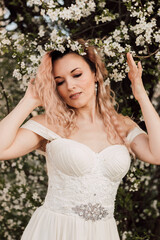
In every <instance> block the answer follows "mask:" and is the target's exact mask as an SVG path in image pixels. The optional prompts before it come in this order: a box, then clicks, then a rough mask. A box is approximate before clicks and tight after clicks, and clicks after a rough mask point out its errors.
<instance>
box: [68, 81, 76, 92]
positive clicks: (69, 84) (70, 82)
mask: <svg viewBox="0 0 160 240" xmlns="http://www.w3.org/2000/svg"><path fill="white" fill-rule="evenodd" d="M74 88H75V82H74V79H71V78H68V79H67V89H68V91H71V90H73V89H74Z"/></svg>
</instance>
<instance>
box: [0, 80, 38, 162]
mask: <svg viewBox="0 0 160 240" xmlns="http://www.w3.org/2000/svg"><path fill="white" fill-rule="evenodd" d="M33 87H34V85H32V84H31V82H30V83H29V87H28V89H27V91H26V94H25V96H24V97H23V98H22V99H21V101H20V102H19V103H18V105H17V106H16V107H15V108H14V109H13V110H12V112H10V113H9V114H8V115H7V116H6V117H5V118H4V119H3V120H2V121H1V122H0V160H8V159H13V158H17V157H20V156H23V155H25V154H27V153H29V152H31V151H33V150H35V149H36V148H38V147H39V145H40V141H41V140H42V137H40V136H39V135H37V134H35V133H34V132H31V131H29V130H27V129H23V128H20V126H21V124H22V123H23V122H24V120H25V119H26V118H27V116H28V115H29V114H30V113H31V112H32V111H33V110H34V109H35V108H36V107H37V106H40V105H41V104H40V101H39V99H38V98H37V97H35V96H33Z"/></svg>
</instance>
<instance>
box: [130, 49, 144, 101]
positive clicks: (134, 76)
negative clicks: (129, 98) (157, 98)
mask: <svg viewBox="0 0 160 240" xmlns="http://www.w3.org/2000/svg"><path fill="white" fill-rule="evenodd" d="M127 63H128V66H129V72H128V77H129V79H130V81H131V84H132V92H133V95H134V97H135V98H136V99H137V100H139V98H141V97H142V95H143V93H144V92H145V89H144V85H143V82H142V65H141V63H140V62H138V65H136V63H135V61H134V59H133V57H132V54H131V53H129V52H128V53H127Z"/></svg>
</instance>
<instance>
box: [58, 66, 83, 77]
mask: <svg viewBox="0 0 160 240" xmlns="http://www.w3.org/2000/svg"><path fill="white" fill-rule="evenodd" d="M77 69H79V68H74V69H73V70H72V71H71V73H73V72H74V71H75V70H77ZM57 78H61V76H57V77H55V78H54V79H57Z"/></svg>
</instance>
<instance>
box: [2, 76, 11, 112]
mask: <svg viewBox="0 0 160 240" xmlns="http://www.w3.org/2000/svg"><path fill="white" fill-rule="evenodd" d="M0 86H1V88H2V93H3V96H4V99H5V101H6V105H7V112H8V114H9V113H10V108H9V102H8V97H7V94H6V92H5V88H4V85H3V82H2V80H0Z"/></svg>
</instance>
